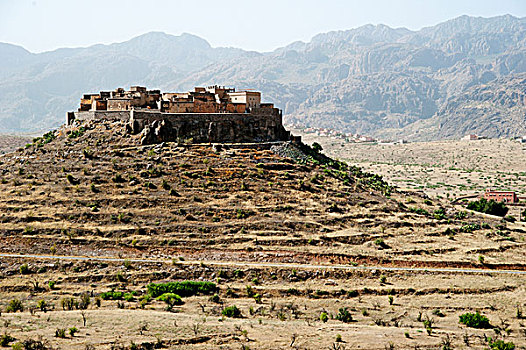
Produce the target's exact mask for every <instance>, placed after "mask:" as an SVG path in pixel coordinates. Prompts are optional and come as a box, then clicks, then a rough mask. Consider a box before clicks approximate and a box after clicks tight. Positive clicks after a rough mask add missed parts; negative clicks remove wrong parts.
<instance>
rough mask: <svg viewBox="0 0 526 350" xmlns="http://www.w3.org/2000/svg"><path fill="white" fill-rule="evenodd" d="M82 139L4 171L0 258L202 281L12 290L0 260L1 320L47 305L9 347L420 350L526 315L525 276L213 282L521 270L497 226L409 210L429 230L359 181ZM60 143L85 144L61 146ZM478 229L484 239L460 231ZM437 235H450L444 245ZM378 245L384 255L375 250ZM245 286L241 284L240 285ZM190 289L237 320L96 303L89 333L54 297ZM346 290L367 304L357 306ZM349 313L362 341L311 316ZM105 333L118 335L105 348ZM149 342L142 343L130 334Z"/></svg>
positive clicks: (198, 305) (135, 277) (72, 274)
mask: <svg viewBox="0 0 526 350" xmlns="http://www.w3.org/2000/svg"><path fill="white" fill-rule="evenodd" d="M84 127H85V128H86V129H87V130H86V131H85V132H84V133H82V132H79V129H78V128H73V129H69V130H68V129H62V130H60V132H59V136H58V137H57V138H56V139H55V140H54V141H52V142H50V143H48V144H45V145H44V146H42V147H35V146H32V147H29V148H25V149H24V150H22V151H18V152H16V153H15V154H13V155H9V156H4V157H3V158H0V162H1V164H0V169H1V173H0V234H1V239H0V253H7V252H16V253H37V254H50V253H54V254H57V255H89V256H122V257H124V258H134V257H142V258H159V257H160V258H169V259H171V258H175V260H178V257H180V258H181V259H185V260H198V261H203V262H204V264H202V265H198V264H197V265H191V264H184V263H181V264H173V265H172V264H170V265H167V264H162V263H157V262H156V263H153V262H152V263H138V262H137V263H135V262H134V263H132V264H131V266H127V267H123V266H122V263H108V264H103V263H97V262H75V263H71V262H62V261H58V260H57V261H54V262H52V263H50V262H48V261H38V260H28V262H29V266H30V270H31V271H32V272H33V273H31V274H29V275H20V274H19V267H20V264H21V263H23V262H24V260H21V259H7V258H0V270H1V271H2V274H0V309H3V310H5V306H6V304H7V302H8V301H9V300H10V299H12V298H15V297H16V298H20V299H21V300H22V301H23V302H24V304H25V305H26V307H33V308H35V307H36V302H37V300H39V299H41V298H43V299H45V300H47V301H48V302H49V303H51V304H53V305H55V311H53V312H50V313H48V314H47V315H48V316H45V314H44V313H41V312H37V313H36V314H35V316H31V314H30V313H29V312H28V311H25V312H24V313H17V314H6V313H2V316H1V317H2V319H3V320H4V321H6V322H7V323H5V322H4V328H5V329H4V330H5V331H6V332H8V333H11V334H13V335H14V336H15V337H17V338H18V339H27V338H28V337H31V338H34V337H37V336H38V335H41V336H43V337H44V339H45V340H46V341H47V342H49V344H50V345H52V346H55V347H59V348H68V349H70V348H71V349H85V344H86V343H91V344H95V345H97V348H99V347H100V348H108V349H109V348H110V345H111V344H112V343H113V342H115V341H117V342H119V343H120V344H123V345H129V344H130V342H131V341H134V342H136V343H144V342H148V341H150V342H151V341H155V336H159V337H160V338H162V339H163V341H164V342H165V344H172V345H173V346H175V344H180V342H183V343H184V342H188V341H191V342H193V341H195V342H196V343H197V344H194V345H192V347H195V348H201V349H209V348H224V349H238V348H240V346H241V345H242V344H244V345H247V346H248V347H249V348H250V349H276V348H290V347H289V344H290V343H291V339H293V338H294V339H296V342H295V346H297V348H299V349H311V348H313V347H319V346H320V344H321V345H323V346H326V347H328V346H331V344H332V342H333V341H334V339H335V337H336V334H342V335H343V338H344V340H346V341H347V342H348V345H349V346H350V347H351V348H355V347H361V348H368V349H383V348H384V346H385V345H386V344H387V343H388V341H393V342H394V343H395V344H397V346H398V347H399V348H413V345H420V346H424V347H426V346H427V347H429V346H436V345H437V343H438V342H439V341H440V339H442V338H443V336H445V335H446V334H448V335H450V336H451V338H452V341H453V343H454V344H463V334H464V332H465V331H464V330H463V329H462V328H459V326H458V314H459V313H460V312H461V311H462V310H472V309H473V308H474V309H477V310H481V311H483V312H485V313H486V314H488V315H489V316H490V317H491V318H492V321H493V320H495V321H497V322H498V320H499V317H505V318H506V319H508V318H510V317H512V315H513V313H514V309H513V308H514V306H515V305H516V304H517V303H520V302H521V300H522V299H523V296H524V287H523V285H524V283H523V282H524V281H523V277H522V276H506V275H503V276H492V275H486V274H481V275H463V274H456V273H442V274H440V273H438V274H437V273H423V274H418V275H415V274H414V273H411V272H385V273H384V274H385V275H386V277H387V281H384V282H383V283H379V282H378V281H379V274H380V273H379V272H378V271H369V272H368V271H363V272H362V271H338V270H331V269H325V268H324V269H321V268H320V269H313V268H305V269H297V268H290V267H287V266H286V265H285V266H283V267H280V268H277V267H264V266H261V267H252V268H249V267H241V268H240V266H239V265H232V266H230V267H229V266H223V267H217V266H214V265H212V264H208V263H207V261H208V262H210V261H212V260H221V261H225V262H227V263H228V262H238V263H239V262H241V263H243V262H247V261H257V262H261V263H264V262H283V263H289V262H290V263H310V264H316V263H320V262H323V263H336V264H338V263H344V264H349V263H358V264H360V265H394V266H429V267H431V266H435V267H436V266H438V267H440V266H453V267H482V265H481V264H480V263H479V262H478V257H479V255H482V254H483V255H484V256H485V267H488V268H503V267H508V268H516V269H523V268H524V266H523V265H522V264H523V263H524V259H523V257H524V254H525V248H524V243H523V240H524V231H521V230H520V229H516V228H514V227H507V228H506V227H500V226H499V225H502V223H500V221H496V220H494V219H491V218H483V219H481V218H479V217H474V216H468V217H467V218H464V219H462V220H458V219H455V214H456V211H455V210H454V209H452V208H445V209H446V213H447V214H446V216H447V217H446V218H443V219H440V220H439V219H435V218H433V217H432V216H425V215H422V214H416V213H413V212H411V211H410V210H408V209H407V208H421V209H423V210H426V211H428V212H430V213H432V212H434V211H435V210H437V209H438V208H439V205H440V203H438V202H436V201H435V202H434V203H430V202H427V203H425V201H424V198H421V197H418V196H416V195H412V196H408V195H405V194H403V193H393V194H392V195H391V196H390V197H385V196H383V195H381V194H380V193H377V192H375V191H374V190H371V189H367V188H364V187H362V185H360V183H363V179H362V180H360V181H357V179H356V178H351V179H350V181H345V182H344V181H343V180H342V179H341V178H339V177H338V176H336V175H337V174H336V173H334V172H330V171H327V169H326V168H324V167H323V166H320V165H316V164H313V163H307V164H298V163H296V162H294V161H293V160H291V159H288V158H283V157H279V156H277V155H276V154H275V153H273V152H271V151H257V150H249V149H236V150H224V151H221V152H216V151H214V150H213V148H212V147H210V146H208V145H191V146H182V145H176V144H164V145H156V146H148V147H140V146H137V140H136V138H135V137H133V136H127V135H125V133H124V126H123V125H121V124H111V123H107V122H99V123H95V124H88V125H85V126H84ZM71 132H74V133H75V132H76V133H78V134H80V136H78V137H76V138H70V137H68V136H67V135H68V133H71ZM482 222H486V223H487V224H488V225H489V226H487V227H488V228H485V229H475V230H474V231H472V232H469V230H464V232H461V231H460V230H458V229H459V228H460V227H462V226H465V225H468V224H482ZM497 227H499V231H497ZM448 228H450V229H453V232H452V233H451V234H446V230H447V229H448ZM377 239H383V242H384V244H383V245H380V244H377V243H375V241H376V240H377ZM377 242H378V243H380V241H377ZM238 269H240V270H241V271H242V272H243V274H241V275H240V274H238V273H235V272H234V271H235V270H238ZM119 274H120V275H119ZM119 276H120V277H119ZM123 276H124V277H123ZM218 277H220V278H219V279H218ZM183 278H186V279H206V280H214V281H218V282H219V287H220V293H219V294H220V297H221V300H222V301H223V302H224V303H225V305H231V304H236V305H238V306H239V307H240V308H241V310H242V312H243V314H244V315H245V317H246V318H245V319H242V320H231V319H226V320H221V319H220V320H219V321H218V318H219V317H220V311H221V306H220V305H217V304H214V303H211V302H210V301H208V297H206V296H201V297H192V298H188V299H186V300H185V302H186V303H185V305H184V306H182V307H180V308H178V309H177V312H178V313H177V314H170V313H166V312H163V311H162V310H163V305H162V303H161V302H157V301H152V302H151V303H149V304H148V305H147V309H148V310H149V311H148V312H145V311H143V310H139V309H138V306H139V304H138V302H137V301H132V302H125V303H124V304H123V307H124V309H122V310H121V309H118V308H117V304H116V302H106V301H105V302H103V305H102V306H101V307H100V308H99V307H95V306H93V305H92V306H90V308H89V310H88V320H89V322H88V325H86V326H84V325H83V324H82V323H81V321H80V320H81V318H80V314H78V312H71V311H70V312H67V311H62V310H61V309H60V306H59V305H60V299H62V298H63V297H69V296H73V297H78V296H79V294H80V292H82V291H90V292H92V293H93V295H96V294H97V293H99V292H103V291H107V290H109V289H111V288H116V289H118V290H135V291H137V292H138V293H139V294H140V293H143V292H144V290H145V287H144V286H145V285H146V284H147V283H149V282H151V281H159V280H167V279H169V280H173V279H183ZM48 280H56V281H58V287H59V289H57V290H49V289H48V288H47V287H46V288H44V289H38V288H35V283H39V285H40V286H42V285H45V283H46V282H47V281H48ZM247 284H251V285H253V288H255V289H256V290H257V292H258V293H260V294H261V295H262V296H263V304H255V303H254V300H253V299H252V298H248V297H247V294H246V288H245V286H246V285H247ZM228 289H231V290H232V291H234V292H235V293H236V294H237V296H236V295H235V294H232V293H229V292H228ZM349 290H356V291H358V294H359V295H360V297H359V298H352V297H351V294H347V291H349ZM388 293H391V294H392V293H394V294H395V300H396V302H395V303H394V305H387V297H386V294H388ZM521 298H522V299H521ZM522 302H523V300H522ZM488 303H492V304H496V306H493V305H492V307H491V308H490V307H488ZM384 304H385V305H384ZM342 306H347V307H349V308H350V310H351V312H352V314H353V315H354V319H355V320H356V322H355V323H351V324H346V323H343V322H340V321H337V320H330V321H329V322H328V323H321V322H320V321H319V320H318V319H319V315H320V312H322V311H324V310H326V311H328V312H329V313H334V314H336V313H337V310H338V308H340V307H342ZM250 308H252V311H253V312H251V311H250ZM435 308H441V309H442V310H443V311H444V312H446V317H445V318H441V319H440V320H437V321H439V322H438V325H437V326H436V330H435V334H436V335H438V336H439V337H440V338H439V337H429V336H427V335H425V332H423V333H422V332H421V330H420V331H418V329H419V328H421V326H422V324H421V322H420V321H416V320H415V318H416V317H417V314H418V312H423V313H424V314H429V315H431V311H432V310H433V309H435ZM26 310H27V309H26ZM363 310H366V311H367V312H363ZM46 318H47V322H44V321H46ZM174 321H176V322H175V323H174ZM380 321H381V322H380ZM109 323H111V324H114V325H115V327H114V328H111V330H108V327H107V324H109ZM145 324H147V328H148V331H144V332H143V331H140V329H141V328H143V326H144V325H145ZM378 324H380V325H378ZM510 324H511V326H510V327H512V329H513V332H514V333H512V339H513V340H514V341H515V343H516V344H522V343H521V340H520V334H522V333H520V332H522V331H521V330H522V329H523V328H521V327H522V326H521V325H520V324H519V323H518V321H513V322H511V323H510ZM6 325H7V326H6ZM73 325H75V326H77V328H79V329H80V335H79V337H75V338H68V339H65V340H62V339H57V338H54V337H53V333H54V331H55V329H56V328H57V327H71V326H73ZM105 325H106V326H105ZM196 325H197V328H198V330H197V331H196ZM0 326H1V325H0ZM402 328H403V329H402ZM243 329H244V330H248V336H247V335H246V334H245V333H244V332H243ZM405 331H407V332H409V333H410V334H411V338H410V340H408V339H409V338H406V337H405V336H404V335H403V334H404V332H405ZM141 333H144V334H141ZM466 334H468V335H469V337H470V339H471V341H472V342H476V343H472V346H473V347H474V348H481V349H482V348H483V344H484V343H483V342H482V341H481V339H482V332H479V331H475V330H467V331H466ZM202 336H203V337H205V338H199V337H202ZM192 339H193V340H192ZM196 339H197V340H196ZM188 346H190V345H188Z"/></svg>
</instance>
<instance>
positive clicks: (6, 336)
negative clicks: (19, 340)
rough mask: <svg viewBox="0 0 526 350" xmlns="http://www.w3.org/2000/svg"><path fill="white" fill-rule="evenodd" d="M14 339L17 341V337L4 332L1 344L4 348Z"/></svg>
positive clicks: (0, 339) (0, 340)
mask: <svg viewBox="0 0 526 350" xmlns="http://www.w3.org/2000/svg"><path fill="white" fill-rule="evenodd" d="M12 341H15V338H13V337H12V336H10V335H9V334H7V333H4V334H3V335H1V336H0V346H2V347H4V348H6V347H8V346H9V343H11V342H12Z"/></svg>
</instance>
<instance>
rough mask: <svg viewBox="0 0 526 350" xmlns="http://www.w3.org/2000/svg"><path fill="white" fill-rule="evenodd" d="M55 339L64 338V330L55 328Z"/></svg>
mask: <svg viewBox="0 0 526 350" xmlns="http://www.w3.org/2000/svg"><path fill="white" fill-rule="evenodd" d="M55 337H57V338H66V328H57V329H56V330H55Z"/></svg>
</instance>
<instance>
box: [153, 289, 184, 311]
mask: <svg viewBox="0 0 526 350" xmlns="http://www.w3.org/2000/svg"><path fill="white" fill-rule="evenodd" d="M157 300H160V301H164V302H165V303H166V310H168V311H171V310H172V309H173V307H174V306H175V305H182V304H184V302H183V300H182V299H181V297H180V296H179V295H177V294H175V293H164V294H163V295H161V296H160V297H158V298H157Z"/></svg>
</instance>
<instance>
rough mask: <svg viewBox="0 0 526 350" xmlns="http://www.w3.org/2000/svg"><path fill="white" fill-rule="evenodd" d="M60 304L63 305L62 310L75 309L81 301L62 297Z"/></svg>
mask: <svg viewBox="0 0 526 350" xmlns="http://www.w3.org/2000/svg"><path fill="white" fill-rule="evenodd" d="M60 306H61V307H62V310H64V311H65V310H68V311H71V310H74V309H78V307H79V303H78V301H76V300H75V299H74V298H67V297H66V298H62V299H60Z"/></svg>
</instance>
